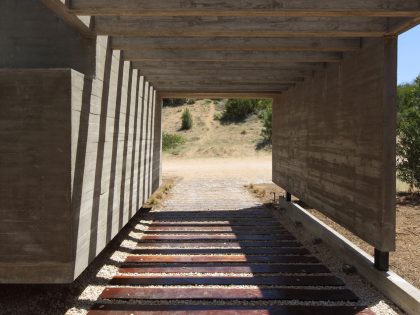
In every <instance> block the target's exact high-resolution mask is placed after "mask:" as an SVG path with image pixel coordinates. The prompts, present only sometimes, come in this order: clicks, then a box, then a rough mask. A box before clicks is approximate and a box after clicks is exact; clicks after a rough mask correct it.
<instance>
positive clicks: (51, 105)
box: [0, 70, 73, 282]
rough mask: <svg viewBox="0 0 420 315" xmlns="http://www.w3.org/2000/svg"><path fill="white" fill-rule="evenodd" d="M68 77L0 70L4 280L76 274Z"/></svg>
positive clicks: (0, 266) (0, 262)
mask: <svg viewBox="0 0 420 315" xmlns="http://www.w3.org/2000/svg"><path fill="white" fill-rule="evenodd" d="M70 78H71V76H70V71H69V70H54V71H50V70H11V71H7V70H0V99H1V101H0V143H1V145H0V174H1V176H0V200H1V203H0V217H1V220H0V282H25V280H31V281H33V282H60V281H64V280H65V279H71V278H72V277H73V268H72V260H73V257H72V252H71V246H72V239H71V237H69V236H70V235H71V228H72V227H71V224H69V223H70V222H71V218H72V211H71V208H70V201H71V196H70V192H71V186H70V184H71V182H70V161H71V154H70V150H71V146H70V132H71V124H70V119H69V118H70V117H69V112H70V101H71V90H70V89H69V86H70ZM31 281H29V282H31Z"/></svg>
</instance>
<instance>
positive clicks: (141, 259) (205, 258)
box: [125, 249, 319, 264]
mask: <svg viewBox="0 0 420 315" xmlns="http://www.w3.org/2000/svg"><path fill="white" fill-rule="evenodd" d="M294 250H295V249H291V250H290V254H289V253H288V256H268V255H264V256H247V255H184V256H181V255H138V256H128V257H127V258H126V260H125V262H126V263H240V262H242V263H262V262H266V263H283V264H292V263H302V264H306V263H319V260H318V259H316V258H315V257H311V256H303V255H296V256H292V255H291V254H292V253H293V252H294Z"/></svg>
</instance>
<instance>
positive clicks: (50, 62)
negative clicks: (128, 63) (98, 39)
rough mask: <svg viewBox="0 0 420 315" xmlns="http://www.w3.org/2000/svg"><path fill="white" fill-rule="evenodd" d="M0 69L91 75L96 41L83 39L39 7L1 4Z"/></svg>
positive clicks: (24, 0) (26, 0)
mask: <svg viewBox="0 0 420 315" xmlns="http://www.w3.org/2000/svg"><path fill="white" fill-rule="evenodd" d="M0 12H4V13H3V14H2V17H1V19H0V38H1V39H2V40H1V44H0V48H1V49H0V68H36V69H42V68H72V69H75V70H77V71H79V72H82V73H85V74H87V75H93V74H94V70H95V69H94V66H95V39H94V38H85V37H83V36H81V34H80V33H79V32H78V31H77V30H75V29H73V28H72V27H70V26H68V25H67V24H66V23H65V22H64V21H62V20H61V19H60V18H58V17H57V16H55V15H54V14H52V12H51V11H50V10H49V9H48V8H47V7H46V6H45V5H43V4H42V3H41V1H32V0H19V1H15V0H2V1H0Z"/></svg>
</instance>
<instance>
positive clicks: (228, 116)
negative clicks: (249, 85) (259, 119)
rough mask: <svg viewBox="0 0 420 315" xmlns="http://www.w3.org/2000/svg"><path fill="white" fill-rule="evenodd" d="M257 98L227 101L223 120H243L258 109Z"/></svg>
mask: <svg viewBox="0 0 420 315" xmlns="http://www.w3.org/2000/svg"><path fill="white" fill-rule="evenodd" d="M257 103H258V102H257V100H251V99H230V100H228V101H227V102H226V105H225V110H224V112H223V114H222V120H225V121H242V120H244V119H245V118H247V117H248V116H249V115H251V114H255V113H256V111H257Z"/></svg>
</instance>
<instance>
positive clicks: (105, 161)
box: [0, 53, 160, 283]
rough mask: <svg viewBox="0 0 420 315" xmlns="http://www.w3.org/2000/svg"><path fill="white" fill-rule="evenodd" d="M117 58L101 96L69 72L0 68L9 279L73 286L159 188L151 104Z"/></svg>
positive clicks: (2, 210) (0, 259) (2, 248)
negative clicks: (69, 283)
mask: <svg viewBox="0 0 420 315" xmlns="http://www.w3.org/2000/svg"><path fill="white" fill-rule="evenodd" d="M112 60H113V61H112V62H111V63H112V65H113V67H115V68H113V69H112V70H111V73H110V74H109V77H108V78H109V89H105V90H103V91H102V93H97V92H95V88H93V86H94V85H104V83H103V82H101V83H100V82H96V83H95V80H97V79H95V80H92V79H88V78H86V77H85V76H84V75H83V74H81V73H79V72H76V71H73V70H69V69H67V70H66V69H61V70H60V69H52V70H41V69H40V70H0V85H1V87H2V88H1V91H0V96H1V98H2V102H1V106H0V112H1V117H2V120H1V129H0V143H1V148H2V150H1V157H0V171H1V174H2V176H1V178H0V187H1V190H0V199H1V200H2V203H1V205H0V215H1V217H2V220H1V223H0V224H1V225H0V227H1V231H2V233H1V234H0V281H1V282H35V283H37V282H45V283H51V282H58V283H60V282H71V281H72V280H73V279H75V278H76V277H77V276H78V275H79V274H80V273H81V272H82V271H83V270H84V269H85V268H86V267H87V265H88V264H89V263H90V262H91V261H92V260H93V259H94V258H95V257H96V256H97V255H98V254H99V253H100V252H101V251H102V249H103V248H104V247H105V246H106V244H107V243H108V242H109V241H110V240H111V239H112V238H113V237H114V236H115V235H116V234H117V233H118V232H119V231H120V230H121V229H122V227H123V226H124V225H125V224H126V223H127V222H128V220H129V219H130V218H131V217H132V216H133V215H134V214H135V213H136V212H137V211H138V209H139V208H140V207H141V205H142V204H143V202H144V201H145V200H146V199H147V198H148V197H149V196H150V194H151V193H152V191H153V188H151V187H152V178H156V176H158V175H156V174H154V173H153V172H159V168H158V167H156V165H160V161H159V159H152V154H151V152H152V151H156V150H157V149H156V148H155V147H154V146H153V143H152V142H151V141H146V138H145V135H144V132H146V133H147V132H148V133H150V134H151V133H152V130H153V129H155V125H154V123H153V122H152V120H151V119H148V118H147V117H146V116H144V115H142V113H143V112H149V113H150V115H152V114H153V112H152V110H151V105H152V104H153V102H152V98H151V99H150V100H147V101H146V100H144V99H143V96H142V95H141V93H140V91H141V90H142V88H143V87H142V86H141V84H143V83H144V80H139V79H140V76H139V73H138V71H137V70H133V69H131V68H130V64H129V63H128V62H122V61H120V59H119V58H118V57H117V56H116V55H115V53H114V55H113V56H112ZM108 78H107V77H105V80H108ZM140 83H141V84H140ZM105 85H107V83H105ZM96 91H99V89H97V88H96ZM97 94H102V95H97ZM153 94H154V93H152V95H153ZM141 109H144V111H142V110H141ZM147 119H148V121H147ZM143 126H147V127H145V128H143ZM149 137H150V136H149ZM154 137H157V138H160V133H159V134H155V135H154ZM144 142H147V143H150V145H146V146H144V147H143V148H142V150H140V149H141V145H142V143H144ZM144 185H146V186H147V187H144ZM154 188H155V187H154Z"/></svg>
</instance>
